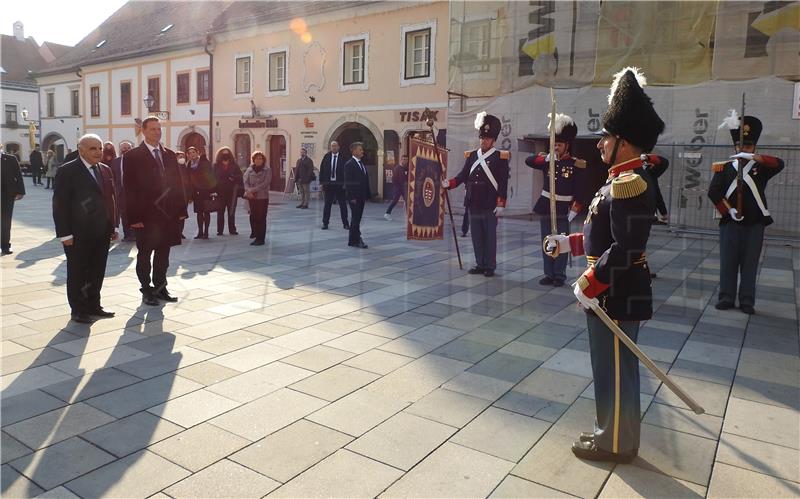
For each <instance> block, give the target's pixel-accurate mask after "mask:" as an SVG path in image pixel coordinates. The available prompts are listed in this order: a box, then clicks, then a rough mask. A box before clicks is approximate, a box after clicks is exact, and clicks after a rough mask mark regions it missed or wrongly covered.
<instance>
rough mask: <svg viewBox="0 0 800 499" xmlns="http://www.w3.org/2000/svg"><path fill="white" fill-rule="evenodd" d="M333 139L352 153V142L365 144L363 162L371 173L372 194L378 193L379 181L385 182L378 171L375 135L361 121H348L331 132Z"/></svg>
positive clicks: (374, 195)
mask: <svg viewBox="0 0 800 499" xmlns="http://www.w3.org/2000/svg"><path fill="white" fill-rule="evenodd" d="M331 137H332V139H331V140H335V141H336V142H338V143H339V147H340V148H341V150H342V151H344V152H346V153H347V154H348V156H349V155H350V144H352V143H353V142H361V143H363V144H364V157H363V158H362V160H361V161H362V163H364V166H365V167H366V168H367V172H368V173H369V187H370V190H371V191H372V196H373V197H376V196H377V195H378V192H379V191H378V182H379V181H380V182H383V175H382V174H381V173H382V172H378V141H377V139H375V136H374V135H373V134H372V132H371V131H370V130H369V128H367V127H365V126H364V125H362V124H361V123H355V122H347V123H344V124H343V125H342V126H340V127H339V128H337V129H336V131H335V132H333V134H331Z"/></svg>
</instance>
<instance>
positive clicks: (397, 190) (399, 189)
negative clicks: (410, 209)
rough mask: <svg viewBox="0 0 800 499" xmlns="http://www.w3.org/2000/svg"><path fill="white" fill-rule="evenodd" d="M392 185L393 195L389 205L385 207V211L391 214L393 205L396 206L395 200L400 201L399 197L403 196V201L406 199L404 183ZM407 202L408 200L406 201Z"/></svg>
mask: <svg viewBox="0 0 800 499" xmlns="http://www.w3.org/2000/svg"><path fill="white" fill-rule="evenodd" d="M393 185H394V196H392V202H391V203H389V207H388V208H387V209H386V213H389V214H391V213H392V210H393V209H394V207H395V206H397V202H398V201H400V198H403V201H406V184H393ZM406 204H408V201H406Z"/></svg>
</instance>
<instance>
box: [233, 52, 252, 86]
mask: <svg viewBox="0 0 800 499" xmlns="http://www.w3.org/2000/svg"><path fill="white" fill-rule="evenodd" d="M236 93H237V94H249V93H250V56H247V57H237V58H236Z"/></svg>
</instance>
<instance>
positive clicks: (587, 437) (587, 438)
mask: <svg viewBox="0 0 800 499" xmlns="http://www.w3.org/2000/svg"><path fill="white" fill-rule="evenodd" d="M579 439H580V441H581V442H591V441H592V440H594V433H590V432H588V431H582V432H581V435H580V437H579Z"/></svg>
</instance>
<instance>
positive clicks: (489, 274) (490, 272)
mask: <svg viewBox="0 0 800 499" xmlns="http://www.w3.org/2000/svg"><path fill="white" fill-rule="evenodd" d="M483 275H485V276H486V277H494V269H486V270H484V271H483Z"/></svg>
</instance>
